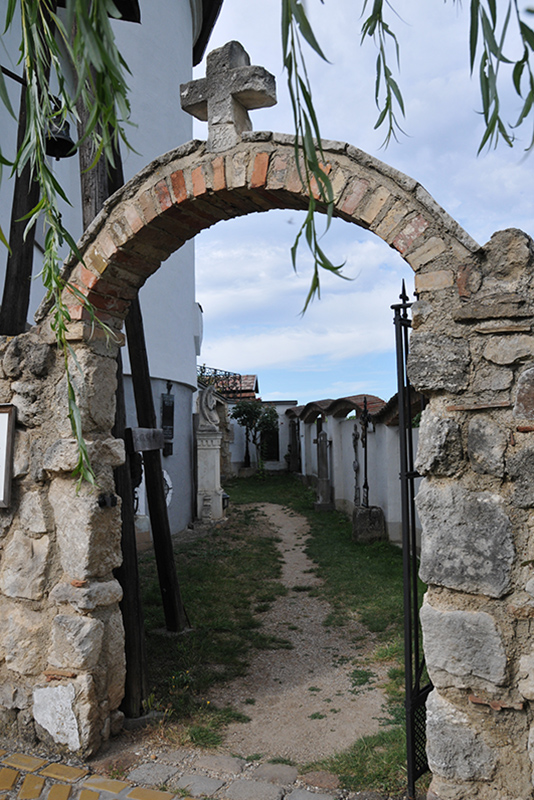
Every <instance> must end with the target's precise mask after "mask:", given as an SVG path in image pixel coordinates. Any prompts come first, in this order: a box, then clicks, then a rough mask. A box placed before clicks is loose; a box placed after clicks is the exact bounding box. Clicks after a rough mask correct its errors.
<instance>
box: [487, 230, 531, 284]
mask: <svg viewBox="0 0 534 800" xmlns="http://www.w3.org/2000/svg"><path fill="white" fill-rule="evenodd" d="M484 254H485V256H486V257H485V259H484V261H483V262H482V263H483V269H484V272H485V274H486V275H489V276H491V277H498V278H501V279H502V278H513V277H516V276H517V275H521V274H522V273H523V272H524V271H525V269H527V268H528V267H529V265H530V263H531V260H532V240H531V238H530V237H529V236H527V234H526V233H524V232H523V231H520V230H518V229H517V228H507V229H506V230H504V231H497V233H494V234H493V236H492V237H491V239H490V240H489V242H488V243H487V244H486V245H485V246H484Z"/></svg>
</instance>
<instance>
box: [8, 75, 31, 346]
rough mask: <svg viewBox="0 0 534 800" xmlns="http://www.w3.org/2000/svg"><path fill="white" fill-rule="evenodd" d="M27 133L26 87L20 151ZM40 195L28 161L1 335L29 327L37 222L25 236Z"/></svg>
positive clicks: (19, 187) (19, 189) (20, 182)
mask: <svg viewBox="0 0 534 800" xmlns="http://www.w3.org/2000/svg"><path fill="white" fill-rule="evenodd" d="M25 133H26V89H25V88H24V87H23V88H22V90H21V94H20V110H19V124H18V131H17V150H20V148H21V146H22V142H23V140H24V136H25ZM39 194H40V188H39V184H38V183H37V181H34V180H33V179H32V174H31V165H30V163H29V162H28V163H27V164H26V166H25V167H24V169H23V170H22V172H21V173H20V175H17V176H16V178H15V187H14V190H13V204H12V207H11V224H10V228H9V247H10V252H9V254H8V257H7V265H6V275H5V279H4V292H3V295H2V307H1V308H0V334H2V335H4V336H17V335H18V334H19V333H24V331H25V330H26V323H27V321H28V308H29V305H30V287H31V280H32V268H33V248H34V243H35V225H32V227H31V228H30V230H29V231H28V232H27V234H26V237H24V231H25V230H26V226H27V224H28V220H27V219H24V217H26V215H27V214H28V213H29V212H30V211H31V210H32V208H35V206H36V205H37V203H38V202H39Z"/></svg>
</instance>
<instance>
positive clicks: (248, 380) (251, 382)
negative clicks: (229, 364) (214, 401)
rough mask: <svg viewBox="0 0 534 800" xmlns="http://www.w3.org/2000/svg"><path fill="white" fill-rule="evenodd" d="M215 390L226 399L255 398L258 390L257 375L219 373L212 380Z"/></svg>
mask: <svg viewBox="0 0 534 800" xmlns="http://www.w3.org/2000/svg"><path fill="white" fill-rule="evenodd" d="M214 386H215V388H216V390H217V391H218V392H219V393H220V394H222V395H224V396H225V397H226V398H227V399H230V398H231V399H232V400H255V399H256V395H257V393H258V392H259V391H260V388H259V384H258V376H257V375H233V374H231V375H229V376H228V377H226V376H224V375H221V376H218V377H217V378H216V380H215V381H214Z"/></svg>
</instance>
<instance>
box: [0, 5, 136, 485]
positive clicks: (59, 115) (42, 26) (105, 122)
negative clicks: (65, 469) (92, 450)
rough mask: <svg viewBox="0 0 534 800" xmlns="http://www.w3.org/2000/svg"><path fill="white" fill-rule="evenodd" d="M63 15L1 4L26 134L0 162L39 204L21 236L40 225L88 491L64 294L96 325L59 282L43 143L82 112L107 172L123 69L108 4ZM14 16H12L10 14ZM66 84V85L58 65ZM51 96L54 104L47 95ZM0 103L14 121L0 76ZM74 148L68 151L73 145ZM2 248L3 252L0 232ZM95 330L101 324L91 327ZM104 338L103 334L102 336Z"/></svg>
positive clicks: (79, 470)
mask: <svg viewBox="0 0 534 800" xmlns="http://www.w3.org/2000/svg"><path fill="white" fill-rule="evenodd" d="M65 5H66V8H65V9H64V11H63V12H60V13H58V12H57V2H56V0H9V2H8V8H7V15H6V23H5V29H4V34H5V33H7V32H8V31H10V30H13V29H14V27H15V26H16V25H17V26H18V25H19V24H20V42H21V43H20V59H19V63H20V64H21V66H22V77H23V79H24V80H25V84H26V85H25V88H24V89H23V91H25V92H26V130H25V132H24V138H23V141H22V145H21V147H20V148H19V150H18V152H17V153H16V156H15V159H14V161H13V162H8V161H7V159H6V158H5V155H3V154H2V155H1V161H2V164H3V165H4V166H5V165H9V166H11V168H12V175H15V174H20V173H21V172H22V170H23V169H24V167H25V166H26V165H27V164H29V165H30V168H31V174H32V177H33V180H34V181H36V182H37V183H38V184H39V189H40V199H39V202H38V203H37V205H36V206H35V207H34V208H33V209H32V210H31V211H30V212H29V214H28V217H27V218H28V223H27V229H29V228H31V226H33V225H36V224H37V221H38V220H39V223H40V224H41V223H42V224H43V225H44V242H45V248H44V257H43V266H42V271H41V277H42V281H43V285H44V287H45V289H46V299H47V301H51V320H52V322H51V324H52V328H53V330H54V333H55V335H56V340H57V344H58V347H59V348H60V350H61V352H62V353H63V356H64V364H65V372H66V378H67V394H68V414H69V419H70V422H71V428H72V433H73V436H74V437H75V439H76V441H77V443H78V452H79V458H78V464H77V467H76V469H75V471H74V474H75V475H76V476H77V477H78V480H79V482H81V481H82V480H87V481H89V482H90V483H93V484H94V483H95V474H94V471H93V469H92V467H91V464H90V461H89V456H88V453H87V447H86V444H85V441H84V438H83V435H82V426H81V419H80V412H79V408H78V405H77V402H76V394H75V391H74V387H73V383H72V380H71V374H70V367H69V355H70V356H71V357H72V358H73V360H74V363H75V364H76V359H75V356H74V352H73V350H72V348H71V346H70V345H69V343H68V341H67V337H66V334H67V326H68V324H69V322H70V321H71V318H70V314H69V310H68V307H67V305H66V304H65V302H64V299H63V292H64V290H65V288H68V290H69V291H70V292H72V293H74V294H75V295H76V297H77V298H78V299H79V301H80V302H81V303H82V304H83V305H84V306H85V308H86V309H87V310H88V312H89V314H90V316H91V319H92V321H93V322H94V323H95V322H96V323H98V322H99V320H98V319H97V318H96V317H95V314H94V309H93V307H92V305H91V304H90V303H89V302H88V301H87V300H86V298H85V297H84V296H83V295H82V294H81V293H80V292H79V291H78V290H77V289H76V287H74V286H73V285H71V284H67V283H66V281H65V279H64V278H63V277H62V275H61V263H62V262H61V259H60V252H61V249H62V248H63V246H64V245H67V246H68V247H69V248H70V249H71V250H72V251H73V252H74V253H75V254H76V255H77V256H78V257H80V254H79V252H78V249H77V246H76V242H75V241H74V239H73V237H72V235H71V234H70V233H69V231H68V230H67V229H66V227H65V225H64V224H63V220H62V216H61V211H60V203H61V201H63V202H66V203H68V202H69V200H68V198H67V196H66V194H65V191H64V189H63V188H62V186H61V185H60V183H59V182H58V180H57V178H56V176H55V175H54V172H53V169H52V167H51V164H50V159H49V158H48V157H47V156H46V137H47V133H48V131H49V130H50V128H51V126H53V125H55V126H58V127H60V126H61V124H62V123H63V122H64V121H65V120H66V119H67V118H71V119H72V118H74V119H76V118H77V112H76V106H77V103H80V102H81V105H82V106H84V107H85V109H86V110H87V112H88V114H87V117H88V119H87V123H86V127H85V131H84V135H83V139H82V140H81V141H85V140H89V141H91V143H92V146H93V150H94V153H95V159H94V163H96V162H97V161H98V159H99V158H100V157H102V156H104V157H105V158H106V159H107V161H108V162H109V163H111V164H113V160H114V155H113V153H114V147H115V146H116V145H117V143H118V141H119V140H122V141H124V142H125V143H126V144H128V142H127V139H126V135H125V123H126V121H127V120H128V116H129V103H128V96H127V93H128V87H127V84H126V80H125V73H126V72H127V66H126V63H125V62H124V60H123V58H122V56H121V54H120V53H119V51H118V49H117V47H116V44H115V39H114V36H113V32H112V29H111V25H110V21H109V18H110V17H119V16H120V15H119V13H118V11H117V9H116V7H115V5H114V4H113V2H111V0H91V2H87V0H66V4H65ZM17 12H18V13H17ZM66 64H68V65H69V67H70V70H69V71H70V72H71V73H72V76H73V80H72V79H71V81H70V83H69V84H68V83H67V80H66V69H65V65H66ZM51 82H53V84H54V85H55V86H57V88H55V89H54V96H52V95H51V93H50V90H49V87H50V84H51ZM0 98H1V99H2V101H3V102H4V105H5V106H6V108H7V109H8V110H9V112H10V113H11V114H12V116H13V117H15V114H14V112H13V109H12V107H11V104H10V102H9V95H8V92H7V89H6V86H5V82H4V78H3V76H2V74H1V72H0ZM81 141H79V142H77V144H76V147H78V146H79V145H80V144H81ZM0 236H1V238H2V241H3V242H4V244H6V245H7V244H8V243H7V241H6V238H5V236H4V234H3V233H2V232H1V231H0ZM99 324H101V323H99ZM108 333H109V335H111V332H110V331H108Z"/></svg>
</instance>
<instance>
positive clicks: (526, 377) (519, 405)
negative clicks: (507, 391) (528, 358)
mask: <svg viewBox="0 0 534 800" xmlns="http://www.w3.org/2000/svg"><path fill="white" fill-rule="evenodd" d="M514 417H518V418H519V419H534V368H532V367H531V368H530V369H527V370H525V372H523V373H522V374H521V375H520V376H519V380H518V382H517V397H516V401H515V405H514Z"/></svg>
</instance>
